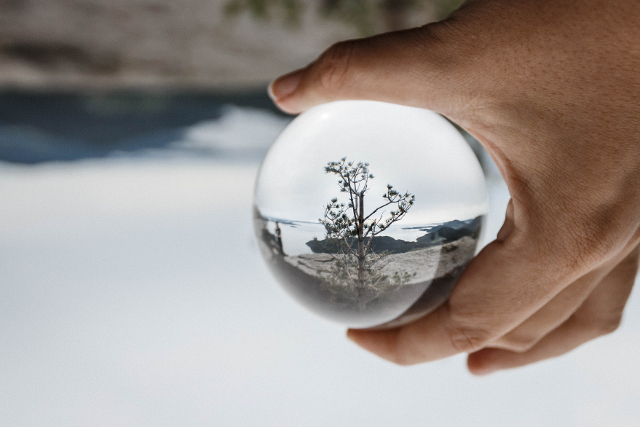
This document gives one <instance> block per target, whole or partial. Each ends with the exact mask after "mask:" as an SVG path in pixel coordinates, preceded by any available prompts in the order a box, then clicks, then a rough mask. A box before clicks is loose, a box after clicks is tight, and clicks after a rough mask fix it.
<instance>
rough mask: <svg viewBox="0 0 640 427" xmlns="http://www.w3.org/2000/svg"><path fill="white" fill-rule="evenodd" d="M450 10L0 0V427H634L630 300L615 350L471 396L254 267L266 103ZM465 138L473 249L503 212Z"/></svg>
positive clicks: (495, 379) (414, 3)
mask: <svg viewBox="0 0 640 427" xmlns="http://www.w3.org/2000/svg"><path fill="white" fill-rule="evenodd" d="M460 3H461V1H459V0H453V1H451V0H433V1H428V0H397V1H392V0H379V1H375V0H171V1H170V0H128V1H124V0H109V1H107V0H50V1H48V2H37V1H33V0H0V201H1V204H0V348H1V349H2V351H0V425H3V426H5V425H6V426H34V425H39V426H86V425H91V426H177V425H180V426H212V425H214V426H389V425H400V426H422V425H435V426H469V425H473V426H556V425H557V426H603V425H614V426H635V425H638V420H639V419H640V408H639V407H638V405H637V401H638V397H639V396H640V367H639V365H638V364H637V356H638V351H639V349H640V314H639V313H640V300H639V298H638V297H637V292H636V293H634V294H633V295H632V297H631V300H630V302H629V304H628V307H627V311H626V318H625V320H624V322H623V325H622V327H621V328H620V329H619V330H618V331H617V332H616V333H614V334H613V335H610V336H607V337H606V338H602V339H599V340H595V341H593V342H591V343H589V344H587V345H585V346H583V347H581V348H579V349H578V350H576V351H574V352H572V353H570V354H568V355H566V356H563V357H560V358H557V359H554V360H551V361H547V362H543V363H539V364H536V365H533V366H530V367H525V368H520V369H516V370H512V371H507V372H499V373H496V374H494V375H491V376H489V377H486V378H475V377H472V376H471V375H470V374H468V373H467V372H466V370H465V366H464V361H465V360H464V356H457V357H453V358H450V359H447V360H443V361H439V362H435V363H430V364H425V365H419V366H414V367H409V368H400V367H397V366H394V365H391V364H389V363H387V362H384V361H382V360H379V359H377V358H375V357H374V356H371V355H369V354H367V353H365V352H363V351H361V350H359V349H358V348H357V347H355V346H354V345H352V344H351V343H350V342H348V340H346V339H345V338H344V330H343V328H341V327H339V326H336V325H333V324H330V323H327V322H325V321H324V320H322V319H319V318H316V317H314V316H313V315H312V314H310V313H308V312H306V311H305V310H304V309H302V308H300V307H298V306H297V305H296V304H295V303H294V302H293V301H292V300H291V299H289V297H287V296H286V295H285V294H284V292H283V291H281V290H280V288H279V287H278V285H277V284H276V283H275V282H274V281H273V279H272V278H271V276H270V274H269V273H268V271H267V269H266V267H265V266H264V265H263V264H262V261H261V260H260V258H259V255H258V250H257V246H256V244H255V242H254V240H253V232H252V225H251V200H252V191H253V185H254V179H255V175H256V172H257V168H258V166H259V163H260V160H261V159H262V157H263V156H264V154H265V152H266V150H267V149H268V147H269V145H270V144H271V142H273V140H274V139H275V137H276V136H277V134H278V133H279V132H280V131H281V129H282V128H283V127H284V126H286V124H287V123H288V122H289V121H290V117H287V116H285V115H283V114H281V113H279V112H278V111H277V110H276V109H275V108H274V107H273V106H272V104H271V102H270V101H269V99H268V97H267V96H266V92H265V90H266V85H267V83H268V82H269V81H270V80H272V79H273V78H275V77H276V76H277V75H279V74H282V73H285V72H287V71H290V70H292V69H294V68H298V67H300V66H304V65H306V64H307V63H308V62H309V61H311V60H313V59H314V58H315V57H316V56H317V55H319V54H320V53H321V52H322V51H323V50H324V49H325V48H326V47H328V46H329V45H330V44H331V43H333V42H335V41H338V40H342V39H345V38H352V37H359V36H364V35H370V34H375V33H378V32H384V31H388V30H394V29H400V28H406V27H411V26H415V25H422V24H425V23H427V22H431V21H435V20H439V19H442V18H444V17H446V16H447V15H448V14H449V13H450V12H451V11H452V10H454V9H455V8H456V7H458V6H459V5H460ZM467 139H468V140H469V142H470V143H471V144H472V146H473V147H474V149H475V150H476V152H477V154H478V157H479V159H480V160H481V163H482V164H483V167H484V169H485V172H486V177H487V185H488V188H489V192H490V197H491V212H490V214H489V216H488V220H487V224H486V227H485V228H486V230H485V234H484V240H483V244H486V243H487V242H489V241H491V240H492V239H493V238H494V237H495V235H496V233H497V230H498V229H499V228H500V225H501V223H502V220H503V217H504V209H505V207H506V204H507V201H508V198H509V196H508V193H507V191H506V187H505V185H504V182H503V181H502V179H501V178H500V176H499V174H498V173H497V171H496V169H495V166H493V165H492V164H491V162H490V160H489V159H488V157H487V156H486V154H484V153H483V152H482V150H481V148H480V147H479V146H478V145H477V143H475V142H474V141H473V139H472V138H471V137H470V136H468V135H467Z"/></svg>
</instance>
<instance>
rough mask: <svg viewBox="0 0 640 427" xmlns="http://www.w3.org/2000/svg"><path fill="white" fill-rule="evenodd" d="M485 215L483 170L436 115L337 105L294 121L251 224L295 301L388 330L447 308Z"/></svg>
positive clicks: (261, 185) (365, 104) (263, 172)
mask: <svg viewBox="0 0 640 427" xmlns="http://www.w3.org/2000/svg"><path fill="white" fill-rule="evenodd" d="M487 209H488V200H487V190H486V187H485V180H484V176H483V173H482V169H481V167H480V164H479V163H478V160H477V159H476V156H475V155H474V153H473V151H472V150H471V148H470V147H469V145H468V144H467V142H466V141H465V139H464V137H463V136H462V135H461V134H460V133H459V132H458V130H456V128H455V127H454V126H453V125H451V124H450V123H449V122H448V121H447V120H446V119H444V118H443V117H442V116H440V115H438V114H436V113H434V112H432V111H428V110H423V109H418V108H411V107H404V106H400V105H395V104H387V103H382V102H374V101H338V102H332V103H329V104H324V105H320V106H317V107H315V108H312V109H310V110H308V111H306V112H305V113H303V114H301V115H300V116H298V117H297V118H295V119H294V120H293V121H292V122H291V124H289V125H288V126H287V127H286V128H285V129H284V130H283V132H282V133H281V134H280V135H279V136H278V138H277V139H276V141H275V142H274V144H273V145H272V146H271V148H270V149H269V151H268V153H267V155H266V157H265V158H264V160H263V162H262V165H261V167H260V171H259V174H258V179H257V183H256V189H255V199H254V227H255V233H256V237H257V241H258V245H259V247H260V252H261V253H262V256H263V258H264V259H265V261H266V263H267V265H268V266H269V268H270V270H271V271H272V273H273V275H274V276H275V277H276V278H277V280H278V282H279V283H280V284H281V285H282V286H283V287H284V289H285V290H286V291H287V292H288V293H289V294H290V295H291V296H292V297H293V298H294V299H296V300H297V301H298V302H299V303H300V304H302V305H303V306H305V307H307V308H308V309H310V310H311V311H313V312H315V313H317V314H319V315H320V316H322V317H325V318H327V319H330V320H333V321H336V322H339V323H342V324H345V325H347V326H349V327H353V328H371V327H393V326H398V325H401V324H403V323H407V322H410V321H412V320H414V319H417V318H419V317H421V316H424V315H425V314H427V313H429V312H430V311H432V310H434V309H435V308H437V307H438V306H439V305H440V304H442V303H443V302H444V301H446V299H447V298H448V296H449V294H450V292H451V289H452V288H453V286H454V285H455V283H456V281H457V280H458V278H459V277H460V275H461V274H462V272H463V271H464V269H465V267H466V265H467V264H468V263H469V262H470V261H471V259H472V258H473V256H474V254H475V250H476V245H477V242H478V238H479V235H480V229H481V227H482V222H483V217H484V215H485V214H486V212H487Z"/></svg>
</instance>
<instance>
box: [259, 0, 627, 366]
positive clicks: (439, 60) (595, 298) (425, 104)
mask: <svg viewBox="0 0 640 427" xmlns="http://www.w3.org/2000/svg"><path fill="white" fill-rule="evenodd" d="M638 40H640V2H636V1H633V0H626V1H619V2H607V1H605V0H580V1H578V0H538V1H534V0H526V1H524V0H523V1H517V2H516V1H512V0H477V1H468V2H467V3H466V4H465V5H464V6H463V8H461V9H460V10H458V11H457V12H456V13H454V14H453V15H452V16H451V17H450V18H449V19H447V20H445V21H443V22H440V23H436V24H430V25H427V26H424V27H420V28H416V29H412V30H407V31H401V32H395V33H388V34H382V35H379V36H376V37H371V38H367V39H361V40H355V41H348V42H343V43H339V44H337V45H334V46H332V47H331V48H330V49H329V50H327V51H326V52H325V53H324V54H322V55H321V56H320V58H319V59H318V60H316V61H315V62H313V63H312V64H310V65H309V66H307V67H306V68H304V69H301V70H298V71H296V72H293V73H291V74H288V75H286V76H283V77H280V78H279V79H277V80H276V81H275V82H274V83H273V84H272V85H271V86H270V94H271V96H272V98H273V99H274V101H275V103H276V105H278V107H280V108H281V109H282V110H284V111H286V112H289V113H298V112H301V111H304V110H306V109H308V108H309V107H312V106H314V105H317V104H320V103H324V102H329V101H333V100H339V99H371V100H379V101H386V102H392V103H397V104H404V105H409V106H414V107H420V108H427V109H430V110H434V111H437V112H439V113H441V114H443V115H445V116H446V117H448V118H450V119H451V120H453V121H454V122H456V123H458V124H459V125H461V126H462V127H464V128H465V129H466V130H468V131H469V132H470V133H471V134H472V135H474V136H475V137H476V138H477V139H478V140H479V141H480V142H481V143H482V144H483V145H484V147H485V148H486V149H487V151H488V152H489V154H490V155H491V156H492V158H493V159H494V161H495V162H496V164H497V165H498V168H499V169H500V172H501V173H502V175H503V177H504V179H505V181H506V183H507V186H508V188H509V192H510V195H511V201H510V202H509V206H508V208H507V212H506V219H505V222H504V225H503V227H502V229H501V230H500V232H499V233H498V236H497V239H496V240H495V241H494V242H492V243H490V244H489V245H488V246H486V247H485V248H484V249H483V250H482V251H481V252H480V253H479V254H478V255H477V256H476V258H475V259H474V260H473V261H472V262H471V264H469V266H468V267H467V269H466V271H465V273H464V274H463V276H462V277H461V279H460V280H459V282H458V283H457V285H456V286H455V288H454V290H453V292H452V294H451V297H450V298H449V301H448V302H447V303H445V304H444V305H443V306H441V307H440V308H439V309H437V310H436V311H434V312H432V313H431V314H429V315H427V316H425V317H424V318H422V319H419V320H417V321H415V322H413V323H411V324H408V325H405V326H402V327H399V328H395V329H390V330H382V331H372V330H350V331H349V332H348V335H349V337H350V338H351V339H352V340H353V341H355V342H356V343H357V344H359V345H360V346H362V347H363V348H365V349H367V350H369V351H371V352H373V353H375V354H377V355H379V356H381V357H383V358H385V359H388V360H390V361H393V362H395V363H399V364H413V363H419V362H425V361H431V360H436V359H440V358H444V357H447V356H450V355H453V354H456V353H460V352H467V353H470V354H469V356H468V367H469V369H470V370H471V372H473V373H476V374H483V373H489V372H492V371H495V370H498V369H504V368H511V367H516V366H521V365H525V364H529V363H532V362H535V361H538V360H542V359H546V358H549V357H554V356H557V355H560V354H563V353H566V352H568V351H570V350H572V349H573V348H575V347H577V346H578V345H580V344H582V343H584V342H587V341H589V340H591V339H593V338H596V337H598V336H600V335H603V334H606V333H609V332H611V331H613V330H614V329H616V327H617V326H618V324H619V322H620V319H621V316H622V311H623V308H624V305H625V304H626V301H627V298H628V296H629V294H630V292H631V289H632V286H633V282H634V278H635V275H636V272H637V269H638V262H639V256H640V253H639V251H640V249H639V244H640V102H638V99H640V44H638Z"/></svg>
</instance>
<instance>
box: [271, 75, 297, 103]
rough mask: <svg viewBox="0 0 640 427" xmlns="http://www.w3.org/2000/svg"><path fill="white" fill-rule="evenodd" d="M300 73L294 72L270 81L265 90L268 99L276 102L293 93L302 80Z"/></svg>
mask: <svg viewBox="0 0 640 427" xmlns="http://www.w3.org/2000/svg"><path fill="white" fill-rule="evenodd" d="M302 71H303V70H296V71H294V72H292V73H289V74H285V75H284V76H282V77H278V78H277V79H275V80H274V81H272V82H271V83H270V84H269V87H268V88H267V92H268V93H269V97H270V98H271V99H272V100H273V101H274V102H276V101H278V100H280V99H282V98H285V97H287V96H289V95H291V94H292V93H293V92H295V90H296V88H297V87H298V84H299V83H300V79H301V78H302Z"/></svg>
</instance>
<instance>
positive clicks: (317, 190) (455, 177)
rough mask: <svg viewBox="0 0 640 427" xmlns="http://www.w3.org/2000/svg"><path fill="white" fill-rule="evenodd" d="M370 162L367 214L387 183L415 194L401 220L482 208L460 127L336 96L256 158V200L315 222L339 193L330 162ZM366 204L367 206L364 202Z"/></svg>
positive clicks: (277, 212) (265, 210)
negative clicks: (261, 158) (328, 169)
mask: <svg viewBox="0 0 640 427" xmlns="http://www.w3.org/2000/svg"><path fill="white" fill-rule="evenodd" d="M345 157H346V159H347V161H349V162H350V161H353V162H356V163H357V162H366V163H369V171H370V173H371V174H373V176H374V178H373V179H371V180H370V181H369V187H370V189H369V190H368V191H367V193H366V194H365V215H367V213H368V212H370V211H372V210H373V209H375V208H376V207H378V206H379V205H381V204H383V203H384V202H385V200H384V199H383V198H382V195H383V194H384V193H385V192H386V186H387V184H390V185H392V186H393V187H394V189H395V190H397V191H398V192H400V193H401V194H404V193H405V192H409V193H411V194H413V195H415V204H414V206H412V207H411V211H410V212H409V214H407V216H406V217H405V218H404V219H403V220H402V224H403V227H411V226H417V227H419V226H424V225H427V224H433V223H440V222H446V221H451V220H454V219H459V220H467V219H472V218H475V217H477V216H479V215H484V214H485V213H486V212H487V209H488V205H487V192H486V187H485V182H484V177H483V174H482V169H481V167H480V165H479V163H478V161H477V159H476V157H475V155H474V154H473V151H472V150H471V149H470V148H469V146H468V144H467V143H466V142H465V140H464V138H463V137H462V136H461V135H460V133H459V132H458V131H457V130H456V129H455V128H454V127H453V126H452V125H451V124H450V123H449V122H447V121H446V120H445V119H444V118H442V117H441V116H439V115H438V114H436V113H433V112H430V111H426V110H422V109H417V108H411V107H404V106H399V105H392V104H386V103H382V102H374V101H338V102H333V103H329V104H324V105H321V106H318V107H315V108H313V109H311V110H309V111H307V112H305V113H304V114H302V115H301V116H299V117H297V118H296V119H295V120H294V121H293V122H292V123H291V124H290V125H289V126H288V127H287V128H286V129H285V130H284V131H283V132H282V133H281V134H280V136H279V137H278V139H277V140H276V142H275V143H274V145H273V146H272V147H271V148H270V150H269V152H268V154H267V156H266V158H265V159H264V161H263V163H262V167H261V170H260V175H259V179H258V183H257V186H256V206H257V207H258V209H259V210H260V213H261V214H262V215H263V216H265V217H269V218H278V219H285V220H293V221H309V222H317V221H318V219H319V218H321V217H323V215H324V208H325V206H326V204H327V203H328V202H329V201H330V200H331V199H332V198H334V197H337V198H338V199H339V200H340V201H341V202H347V199H348V194H345V193H342V194H341V193H340V191H339V190H340V188H339V183H338V180H339V177H338V176H336V175H334V174H327V173H326V172H325V169H324V168H325V166H327V163H328V162H336V161H340V160H341V159H342V158H345ZM367 206H369V208H367Z"/></svg>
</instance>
